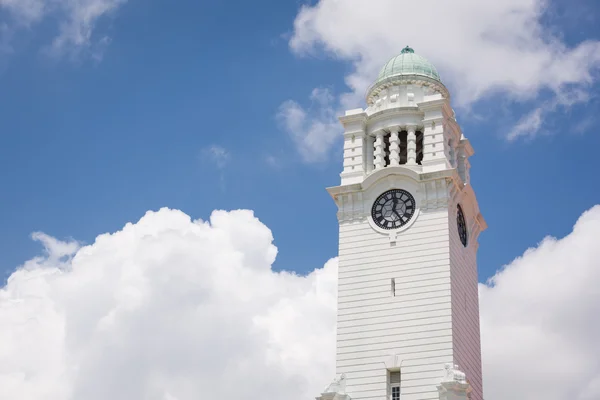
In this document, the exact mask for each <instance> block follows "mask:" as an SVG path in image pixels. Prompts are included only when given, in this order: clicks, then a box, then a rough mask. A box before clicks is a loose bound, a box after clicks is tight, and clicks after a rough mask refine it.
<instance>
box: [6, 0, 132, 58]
mask: <svg viewBox="0 0 600 400" xmlns="http://www.w3.org/2000/svg"><path fill="white" fill-rule="evenodd" d="M126 1H127V0H0V11H2V10H4V11H6V12H7V13H8V14H9V15H10V17H11V18H10V22H9V25H8V24H7V25H6V26H7V27H10V29H9V32H10V33H11V34H14V32H15V31H18V30H19V29H22V28H30V27H32V26H34V25H36V24H39V23H40V22H42V21H44V20H51V21H57V22H58V34H57V35H56V36H54V37H53V38H52V39H51V42H50V43H47V47H46V49H45V51H46V52H47V53H48V54H50V55H52V56H63V55H65V54H69V55H71V56H74V55H78V54H80V53H81V52H82V51H87V52H88V53H89V55H91V56H92V57H94V58H96V59H99V58H101V56H102V53H101V52H102V50H103V49H104V47H105V46H106V45H107V44H108V42H109V38H108V37H107V36H100V37H98V38H97V39H94V37H93V32H94V28H95V26H96V24H97V22H98V21H99V20H100V19H101V18H103V17H106V16H108V15H110V14H111V13H112V12H114V11H116V10H117V9H118V8H119V7H121V6H122V5H123V4H125V3H126Z"/></svg>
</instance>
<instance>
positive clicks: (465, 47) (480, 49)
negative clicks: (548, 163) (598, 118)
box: [289, 0, 600, 109]
mask: <svg viewBox="0 0 600 400" xmlns="http://www.w3.org/2000/svg"><path fill="white" fill-rule="evenodd" d="M549 4H550V3H549V2H548V1H546V0H499V1H494V2H483V1H478V0H456V1H451V2H450V1H441V0H438V1H421V2H416V1H408V0H371V1H368V2H365V1H361V0H346V1H337V0H319V1H318V2H317V3H316V4H314V5H305V6H303V7H302V8H301V9H300V11H299V13H298V15H297V16H296V19H295V22H294V31H293V35H292V37H291V39H290V42H289V44H290V47H291V49H292V51H293V52H295V53H296V54H299V55H305V54H310V53H314V52H321V51H324V52H325V53H326V54H329V55H330V56H331V57H334V58H336V59H340V60H344V61H350V62H352V63H353V66H354V68H353V71H352V72H351V73H350V74H349V75H348V76H346V84H347V85H348V86H349V88H350V89H351V92H349V93H346V94H344V95H342V96H341V97H340V99H339V102H340V104H341V106H342V107H343V108H346V109H348V108H354V107H356V106H359V105H360V104H362V102H363V96H364V95H365V92H366V90H367V88H368V86H369V85H371V84H372V83H373V81H374V79H375V77H376V76H377V72H378V71H379V69H380V68H381V66H382V65H383V64H384V63H385V62H386V61H387V59H389V58H390V57H391V56H393V55H396V54H398V53H399V51H400V49H402V48H403V47H404V46H406V45H411V46H412V47H414V48H415V50H416V52H417V53H419V54H421V55H423V56H425V57H427V58H428V59H429V60H430V61H431V62H433V63H434V64H435V65H436V66H437V68H438V69H439V70H440V73H441V76H442V79H443V81H444V82H445V83H446V84H447V86H449V88H450V89H451V91H452V94H453V98H454V102H455V104H456V105H457V106H459V107H463V108H468V107H469V106H471V105H472V104H474V103H475V102H477V101H478V100H480V99H482V98H484V97H486V96H489V95H491V94H498V93H500V94H502V95H505V96H508V97H509V98H510V99H511V100H516V101H524V100H532V99H533V100H535V99H536V98H537V96H538V95H539V93H540V92H541V91H543V90H546V91H549V92H551V93H554V95H556V96H561V95H563V94H564V93H565V92H566V93H569V92H571V91H573V90H574V91H579V90H588V89H589V86H590V84H592V83H593V82H594V81H595V80H594V74H595V73H596V72H597V70H598V67H599V66H600V42H599V41H586V42H583V43H580V44H578V45H576V46H574V47H569V46H567V44H566V43H565V42H564V41H563V40H562V38H560V37H559V36H557V35H555V34H554V33H553V31H552V30H551V29H550V28H548V27H546V26H544V25H543V23H542V22H541V21H542V17H543V16H544V13H545V11H546V10H547V8H548V7H549ZM581 101H583V100H581ZM534 108H537V107H534Z"/></svg>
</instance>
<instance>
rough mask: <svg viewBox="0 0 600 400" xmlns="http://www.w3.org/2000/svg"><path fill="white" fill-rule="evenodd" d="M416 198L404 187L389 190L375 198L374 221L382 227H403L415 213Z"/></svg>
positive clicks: (372, 212)
mask: <svg viewBox="0 0 600 400" xmlns="http://www.w3.org/2000/svg"><path fill="white" fill-rule="evenodd" d="M415 210H416V204H415V199H414V197H412V195H411V194H410V193H408V192H407V191H406V190H402V189H393V190H388V191H387V192H385V193H383V194H382V195H381V196H379V197H378V198H377V200H375V203H373V208H372V209H371V217H373V222H375V224H377V226H379V227H380V228H382V229H388V230H391V229H398V228H401V227H403V226H404V225H406V224H407V223H408V221H410V219H411V218H412V217H413V215H415Z"/></svg>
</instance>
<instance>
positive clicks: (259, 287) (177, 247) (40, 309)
mask: <svg viewBox="0 0 600 400" xmlns="http://www.w3.org/2000/svg"><path fill="white" fill-rule="evenodd" d="M35 237H36V238H38V239H39V240H41V241H42V242H43V244H44V246H45V249H46V255H45V256H44V257H38V258H35V259H33V260H31V261H28V262H27V263H25V265H24V266H23V267H22V268H20V269H19V270H17V271H16V272H14V273H13V274H12V275H11V277H10V278H9V280H8V283H7V285H6V287H4V288H3V289H0V398H2V399H19V400H40V399H53V400H67V399H69V400H70V399H73V400H75V399H77V400H79V399H86V400H96V399H98V400H106V399H114V400H131V399H140V400H141V399H144V400H145V399H148V400H154V399H156V400H166V399H177V400H186V399H211V398H214V399H233V398H236V397H239V396H240V393H243V397H246V398H249V399H257V398H266V399H273V398H277V397H282V396H283V397H286V398H288V399H290V400H300V399H302V400H305V399H307V398H311V397H313V396H314V395H315V393H318V392H319V390H320V389H321V385H322V384H324V381H323V380H324V378H323V377H324V376H327V379H329V377H330V376H333V375H332V374H333V362H334V350H333V348H334V342H333V341H334V329H335V328H334V320H335V303H336V299H335V280H336V270H337V267H336V262H335V260H332V261H330V262H329V263H327V265H326V266H325V268H324V269H319V270H316V271H314V272H312V273H311V274H309V275H308V276H306V277H302V276H297V275H294V274H292V273H287V272H281V273H275V272H273V271H272V270H271V265H272V263H273V261H274V260H275V257H276V254H277V249H276V248H275V246H273V244H272V240H273V238H272V235H271V231H270V230H269V229H268V228H267V227H266V226H264V225H263V224H261V223H260V222H259V221H258V220H257V219H256V218H255V217H254V216H253V214H252V212H250V211H233V212H224V211H215V212H214V213H213V214H212V216H211V218H210V223H208V222H203V221H195V222H194V221H191V220H190V218H189V217H188V216H186V215H185V214H183V213H181V212H179V211H173V210H168V209H163V210H161V211H159V212H149V213H148V214H146V216H144V217H143V218H142V219H141V220H140V221H139V222H138V223H136V224H128V225H126V226H125V227H124V229H123V230H121V231H119V232H116V233H114V234H104V235H101V236H99V237H98V238H97V239H96V241H95V243H94V244H92V245H90V246H85V247H81V248H79V245H78V244H77V243H74V242H61V241H58V240H56V239H53V238H50V237H49V236H47V235H43V234H36V235H35ZM65 255H72V256H73V257H72V258H70V259H68V260H67V261H66V264H65V263H62V262H59V261H58V260H59V259H62V258H64V256H65Z"/></svg>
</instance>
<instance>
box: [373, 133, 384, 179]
mask: <svg viewBox="0 0 600 400" xmlns="http://www.w3.org/2000/svg"><path fill="white" fill-rule="evenodd" d="M384 134H385V132H383V131H379V132H377V134H376V139H375V151H374V153H373V155H374V156H375V169H376V170H377V169H381V168H383V167H385V148H384V147H385V143H384V141H383V136H384Z"/></svg>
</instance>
